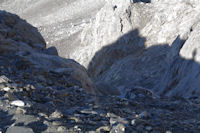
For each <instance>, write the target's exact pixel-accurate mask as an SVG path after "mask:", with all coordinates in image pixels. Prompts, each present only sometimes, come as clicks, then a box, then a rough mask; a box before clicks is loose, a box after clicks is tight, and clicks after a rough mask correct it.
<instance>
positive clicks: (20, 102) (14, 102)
mask: <svg viewBox="0 0 200 133" xmlns="http://www.w3.org/2000/svg"><path fill="white" fill-rule="evenodd" d="M10 104H11V105H13V106H18V107H23V106H24V105H25V104H24V102H23V101H21V100H15V101H12V102H11V103H10Z"/></svg>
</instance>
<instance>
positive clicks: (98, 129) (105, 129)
mask: <svg viewBox="0 0 200 133" xmlns="http://www.w3.org/2000/svg"><path fill="white" fill-rule="evenodd" d="M109 131H110V127H109V126H102V127H99V128H97V130H96V132H98V133H101V132H109Z"/></svg>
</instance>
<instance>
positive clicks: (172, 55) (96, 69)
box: [88, 29, 200, 96]
mask: <svg viewBox="0 0 200 133" xmlns="http://www.w3.org/2000/svg"><path fill="white" fill-rule="evenodd" d="M145 40H146V38H145V37H141V36H140V35H139V32H138V30H137V29H135V30H133V31H131V32H129V33H127V34H125V35H124V36H122V37H120V39H119V40H117V41H116V42H114V43H113V44H110V45H107V46H104V47H103V48H102V49H101V50H99V51H97V52H96V54H95V56H94V57H93V58H92V60H91V62H90V63H89V66H88V72H89V74H90V76H91V77H92V78H93V80H94V81H95V84H96V87H97V90H99V92H100V93H101V94H102V95H106V94H107V95H109V94H114V95H115V94H118V93H119V92H118V91H121V92H122V93H123V92H124V93H126V91H125V90H126V89H129V88H134V87H137V86H140V87H144V88H146V89H149V90H152V91H153V92H155V93H156V94H158V95H161V96H165V95H168V94H170V93H169V92H170V91H171V90H172V89H175V90H176V91H177V94H176V95H179V94H180V96H185V94H184V93H192V92H190V91H191V89H190V88H191V87H192V86H191V85H188V84H187V83H186V82H188V81H189V80H191V79H190V78H189V77H192V78H194V79H195V75H196V74H195V71H196V70H197V68H199V67H200V65H199V63H197V62H196V61H195V60H194V59H190V60H187V59H184V58H182V57H181V56H180V55H179V52H180V50H181V48H182V47H183V45H184V43H185V41H186V40H187V38H185V39H184V38H183V39H181V38H180V36H177V38H176V39H175V40H174V42H173V43H172V45H171V46H170V45H169V44H154V45H153V46H150V47H148V48H146V47H145V46H144V44H145ZM195 55H196V52H195V51H194V52H193V57H195ZM190 67H194V69H193V72H194V74H191V76H189V73H187V72H185V71H188V70H190ZM186 73H187V75H188V77H187V78H188V79H187V78H185V79H184V74H186ZM196 76H198V75H196ZM180 78H182V81H181V79H180ZM186 79H187V80H188V81H186ZM184 82H185V83H184ZM184 84H185V86H183V85H184ZM105 86H106V87H105ZM186 86H187V87H186ZM181 87H182V88H184V87H185V89H184V91H185V92H182V91H181ZM105 88H106V89H105ZM196 89H199V88H197V87H196ZM193 90H194V89H193ZM194 91H195V90H194ZM102 92H103V93H102ZM167 93H168V94H167ZM173 93H175V91H174V92H173ZM121 95H124V94H121ZM174 95H175V94H174Z"/></svg>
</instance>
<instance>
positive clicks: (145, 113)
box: [138, 111, 148, 119]
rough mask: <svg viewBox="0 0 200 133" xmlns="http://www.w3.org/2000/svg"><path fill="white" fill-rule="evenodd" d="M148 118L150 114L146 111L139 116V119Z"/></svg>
mask: <svg viewBox="0 0 200 133" xmlns="http://www.w3.org/2000/svg"><path fill="white" fill-rule="evenodd" d="M147 116H148V113H147V112H146V111H144V112H142V113H140V114H139V115H138V117H139V118H140V119H142V118H146V117H147Z"/></svg>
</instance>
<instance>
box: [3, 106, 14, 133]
mask: <svg viewBox="0 0 200 133" xmlns="http://www.w3.org/2000/svg"><path fill="white" fill-rule="evenodd" d="M12 117H13V115H9V114H8V112H5V111H2V110H0V131H2V132H5V131H6V129H7V128H8V127H9V126H11V125H12V124H13V123H14V122H15V120H12Z"/></svg>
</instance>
